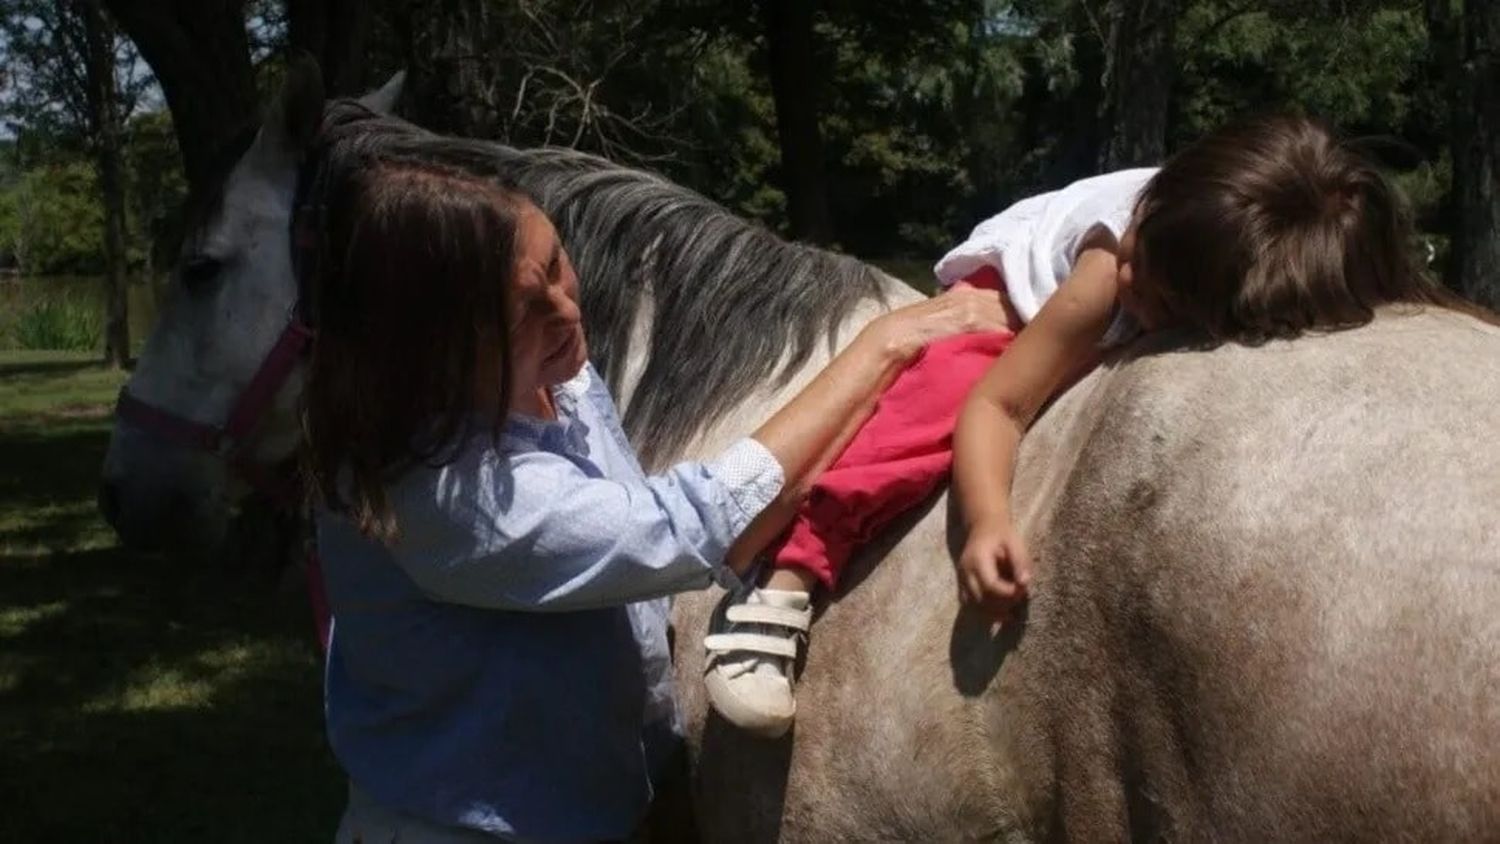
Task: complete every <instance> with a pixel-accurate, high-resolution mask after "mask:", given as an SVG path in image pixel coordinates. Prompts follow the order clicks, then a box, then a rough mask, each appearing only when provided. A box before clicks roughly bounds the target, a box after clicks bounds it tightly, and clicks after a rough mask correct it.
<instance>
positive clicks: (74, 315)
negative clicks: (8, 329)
mask: <svg viewBox="0 0 1500 844" xmlns="http://www.w3.org/2000/svg"><path fill="white" fill-rule="evenodd" d="M13 332H14V334H15V346H16V348H20V349H43V350H51V351H71V352H88V351H94V350H97V349H99V348H100V347H101V346H102V345H103V337H104V316H103V309H102V308H100V307H99V303H98V301H96V298H90V297H80V296H70V295H58V296H51V297H46V298H42V299H38V300H36V301H33V302H30V303H27V304H26V305H25V306H24V307H23V309H22V310H21V312H20V314H19V315H18V316H17V317H16V320H15V325H14V327H13Z"/></svg>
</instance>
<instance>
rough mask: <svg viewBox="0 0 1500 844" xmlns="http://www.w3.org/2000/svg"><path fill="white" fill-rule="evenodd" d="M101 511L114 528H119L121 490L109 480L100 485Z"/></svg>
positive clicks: (105, 519)
mask: <svg viewBox="0 0 1500 844" xmlns="http://www.w3.org/2000/svg"><path fill="white" fill-rule="evenodd" d="M99 512H100V514H102V515H103V516H104V521H106V522H109V526H110V527H112V528H119V524H118V521H119V518H120V491H119V490H118V489H116V487H115V485H114V484H112V483H110V482H109V481H105V482H104V483H102V484H100V485H99Z"/></svg>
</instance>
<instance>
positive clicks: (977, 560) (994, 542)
mask: <svg viewBox="0 0 1500 844" xmlns="http://www.w3.org/2000/svg"><path fill="white" fill-rule="evenodd" d="M958 583H959V595H960V597H961V598H962V599H963V602H964V603H966V604H972V605H974V606H977V607H979V608H980V609H982V610H984V611H985V612H987V613H989V614H990V615H992V616H994V617H995V618H996V619H998V620H1000V621H1005V620H1006V618H1007V617H1008V616H1009V615H1010V612H1011V610H1013V609H1015V607H1016V606H1017V605H1018V604H1020V603H1021V602H1022V601H1024V600H1026V597H1027V592H1028V588H1029V587H1030V585H1031V556H1030V555H1029V554H1028V553H1027V552H1026V543H1025V542H1024V541H1023V540H1022V539H1021V534H1020V533H1019V532H1018V531H1017V530H1016V529H1015V526H1014V525H1012V524H1011V522H1010V520H1009V519H993V520H990V521H986V522H979V523H978V524H976V525H975V526H974V528H973V529H972V530H970V531H969V539H968V541H967V542H966V543H964V550H963V554H961V555H960V556H959V558H958Z"/></svg>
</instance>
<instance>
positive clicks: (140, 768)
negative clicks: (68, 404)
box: [0, 382, 344, 842]
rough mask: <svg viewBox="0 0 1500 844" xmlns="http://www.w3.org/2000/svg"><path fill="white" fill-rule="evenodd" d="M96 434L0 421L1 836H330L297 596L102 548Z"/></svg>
mask: <svg viewBox="0 0 1500 844" xmlns="http://www.w3.org/2000/svg"><path fill="white" fill-rule="evenodd" d="M12 383H13V382H12ZM54 404H55V403H54ZM108 433H109V422H108V420H107V419H100V418H71V417H61V418H59V417H56V416H45V417H43V416H40V415H25V416H13V417H12V418H11V419H9V420H5V421H4V423H3V424H0V466H3V467H4V469H3V471H0V794H3V795H4V798H3V803H0V805H3V806H4V809H3V810H0V841H4V842H9V841H25V842H50V841H68V842H72V841H111V842H116V841H119V842H133V841H143V842H144V841H150V842H179V841H181V842H189V841H191V842H199V841H214V842H271V841H274V842H283V841H285V842H300V841H319V842H321V841H327V840H329V838H330V837H331V836H332V831H333V829H334V826H335V825H336V822H337V818H338V813H339V811H340V810H341V808H342V805H343V789H344V786H343V776H342V774H341V773H340V772H339V770H338V767H337V765H336V764H335V762H334V761H333V759H332V757H331V755H330V754H329V752H328V750H327V744H326V741H325V740H324V737H323V722H322V693H321V678H320V671H321V666H320V661H319V659H318V657H317V655H316V653H315V650H314V648H315V646H314V644H313V639H312V631H311V622H310V619H309V612H308V608H307V603H306V598H305V597H304V596H303V595H301V594H300V593H294V594H286V595H278V594H274V593H272V592H271V591H270V590H268V589H267V588H266V586H265V584H264V582H261V583H253V584H248V583H247V582H246V580H247V579H246V578H233V577H228V576H226V573H225V572H224V570H223V568H222V567H221V566H216V565H212V564H207V565H193V564H191V563H187V562H184V561H176V560H169V559H165V558H161V557H156V556H151V555H141V554H133V553H129V552H126V551H124V550H122V549H119V548H116V547H112V546H113V545H114V541H113V536H112V535H111V534H110V532H109V530H108V528H107V527H106V526H105V525H103V523H102V521H101V520H100V518H99V516H98V515H97V513H96V511H95V509H94V505H93V501H94V490H95V486H96V484H97V483H98V478H99V470H100V466H101V465H102V463H103V459H104V451H105V448H106V446H107V443H108Z"/></svg>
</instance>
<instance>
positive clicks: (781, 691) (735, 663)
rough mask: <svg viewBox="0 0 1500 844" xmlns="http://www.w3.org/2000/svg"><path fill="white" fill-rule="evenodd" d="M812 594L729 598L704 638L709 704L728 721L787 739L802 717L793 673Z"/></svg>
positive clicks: (774, 592) (755, 593) (771, 592)
mask: <svg viewBox="0 0 1500 844" xmlns="http://www.w3.org/2000/svg"><path fill="white" fill-rule="evenodd" d="M810 603H811V602H810V600H809V596H808V593H806V592H798V591H783V590H779V589H754V590H752V591H751V592H750V593H749V595H747V596H746V597H745V599H744V600H743V602H740V601H735V600H734V597H733V596H730V597H726V598H725V601H724V604H721V605H720V611H719V612H716V613H715V614H714V620H713V622H712V623H711V624H710V626H709V630H710V633H711V635H709V636H708V637H706V638H704V640H703V647H704V649H705V650H706V651H708V669H707V670H706V671H705V673H704V678H703V682H704V684H705V685H706V686H707V687H708V702H709V703H710V704H712V705H713V708H714V709H715V710H716V711H717V712H718V713H719V714H720V715H722V716H724V720H726V721H728V722H729V723H731V724H733V725H735V726H736V727H739V728H740V729H742V730H748V731H750V732H752V733H756V734H757V735H762V736H765V737H767V738H776V737H778V736H781V735H783V734H784V733H786V731H787V730H788V729H789V728H790V727H791V726H792V718H793V716H795V715H796V714H797V701H796V698H794V697H793V696H792V670H793V665H794V664H795V663H796V661H797V645H798V643H799V642H803V641H806V639H807V628H808V626H809V625H810V624H811V623H812V607H811V606H810Z"/></svg>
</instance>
